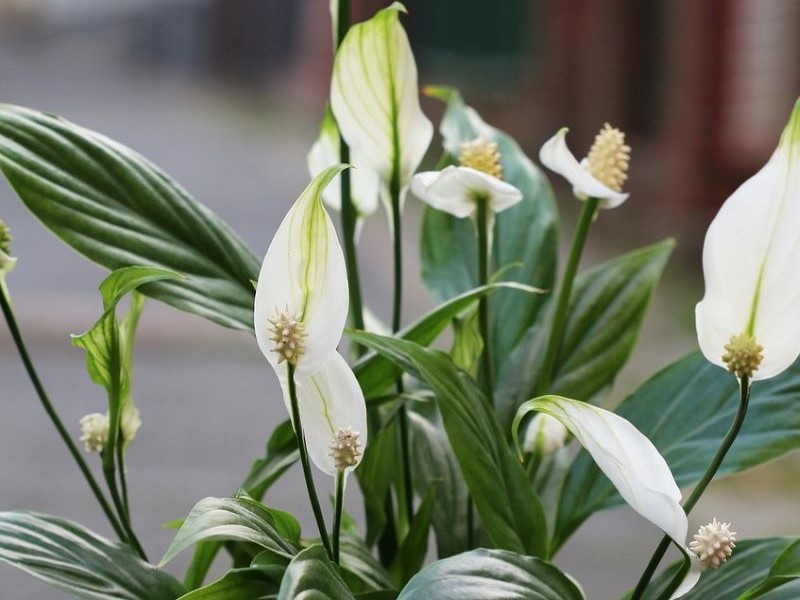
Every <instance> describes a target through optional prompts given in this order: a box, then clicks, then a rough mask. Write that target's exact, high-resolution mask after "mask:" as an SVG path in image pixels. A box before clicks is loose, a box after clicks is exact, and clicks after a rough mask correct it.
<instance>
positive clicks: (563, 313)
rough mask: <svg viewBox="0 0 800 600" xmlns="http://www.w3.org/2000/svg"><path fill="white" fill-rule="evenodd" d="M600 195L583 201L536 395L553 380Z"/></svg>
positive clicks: (542, 391)
mask: <svg viewBox="0 0 800 600" xmlns="http://www.w3.org/2000/svg"><path fill="white" fill-rule="evenodd" d="M597 205H598V200H597V198H589V199H588V200H586V202H584V203H583V209H582V210H581V215H580V217H579V219H578V225H577V226H576V228H575V234H574V236H573V237H572V245H571V246H570V249H569V257H568V258H567V266H566V268H565V269H564V276H563V279H562V281H561V289H560V290H559V292H558V298H557V300H556V308H555V312H554V313H553V322H552V325H551V328H550V337H549V338H548V340H547V350H546V351H545V355H544V364H543V366H542V371H541V373H540V375H539V381H538V383H537V385H536V394H535V395H536V396H540V395H542V394H544V393H546V392H547V391H548V388H549V387H550V384H551V383H552V380H553V375H554V374H555V368H556V358H557V357H558V352H559V350H560V346H561V338H562V336H563V334H564V325H565V323H566V320H567V311H568V310H569V299H570V296H571V295H572V284H573V282H574V281H575V274H576V273H577V271H578V264H579V263H580V262H581V255H582V254H583V247H584V245H585V244H586V237H587V235H588V233H589V227H590V226H591V224H592V220H593V219H594V215H595V213H596V212H597Z"/></svg>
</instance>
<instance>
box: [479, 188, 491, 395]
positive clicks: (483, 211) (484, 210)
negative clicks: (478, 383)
mask: <svg viewBox="0 0 800 600" xmlns="http://www.w3.org/2000/svg"><path fill="white" fill-rule="evenodd" d="M477 203H478V215H477V217H478V285H481V286H485V285H487V284H488V283H489V270H490V268H491V267H490V265H491V248H490V247H489V237H490V232H489V221H490V220H491V213H490V210H491V207H490V206H489V201H488V200H487V199H485V198H478V199H477ZM478 326H479V327H480V330H481V337H482V338H483V352H481V361H482V372H483V391H484V395H485V396H486V400H487V402H488V403H489V406H491V407H494V367H493V365H492V339H491V332H490V330H489V296H488V294H484V295H483V296H481V298H480V300H479V301H478Z"/></svg>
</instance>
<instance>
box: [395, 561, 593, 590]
mask: <svg viewBox="0 0 800 600" xmlns="http://www.w3.org/2000/svg"><path fill="white" fill-rule="evenodd" d="M523 598H524V599H531V600H533V599H536V600H584V595H583V592H582V591H581V589H580V588H579V587H578V585H577V584H576V583H575V582H574V581H573V580H572V579H571V578H570V577H568V576H567V575H565V574H564V573H562V572H561V571H559V570H558V569H557V568H556V567H554V566H553V565H551V564H549V563H547V562H544V561H543V560H540V559H538V558H533V557H530V556H522V555H520V554H515V553H514V552H506V551H502V550H473V551H472V552H466V553H464V554H459V555H457V556H452V557H450V558H446V559H444V560H440V561H438V562H435V563H433V564H432V565H430V566H429V567H427V568H425V569H423V570H422V571H420V573H419V574H418V575H416V576H415V577H414V578H413V579H412V580H411V581H409V582H408V585H407V586H406V587H405V588H404V589H403V591H402V592H401V593H400V596H399V597H398V600H511V599H515V600H516V599H520V600H522V599H523Z"/></svg>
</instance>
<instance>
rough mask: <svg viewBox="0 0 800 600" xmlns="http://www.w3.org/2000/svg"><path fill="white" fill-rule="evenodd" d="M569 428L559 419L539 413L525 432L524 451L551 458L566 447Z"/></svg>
mask: <svg viewBox="0 0 800 600" xmlns="http://www.w3.org/2000/svg"><path fill="white" fill-rule="evenodd" d="M566 441H567V428H566V427H564V425H563V424H562V423H561V421H559V420H558V419H556V418H554V417H551V416H550V415H546V414H544V413H538V414H537V415H536V416H535V417H534V418H533V420H531V422H530V424H529V425H528V429H527V430H526V431H525V439H524V440H523V442H522V449H523V450H524V451H525V452H527V453H529V454H538V455H540V456H549V455H550V454H553V453H554V452H556V451H557V450H559V449H561V448H563V447H564V443H565V442H566Z"/></svg>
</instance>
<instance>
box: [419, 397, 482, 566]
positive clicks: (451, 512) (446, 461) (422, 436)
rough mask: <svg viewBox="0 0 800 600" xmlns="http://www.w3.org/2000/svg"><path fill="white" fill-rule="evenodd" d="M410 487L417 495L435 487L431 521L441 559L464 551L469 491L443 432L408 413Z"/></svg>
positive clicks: (422, 494) (466, 536)
mask: <svg viewBox="0 0 800 600" xmlns="http://www.w3.org/2000/svg"><path fill="white" fill-rule="evenodd" d="M408 418H409V424H410V425H411V460H412V461H413V464H414V486H415V488H416V490H417V493H418V494H419V495H420V497H423V498H424V497H425V495H426V494H427V493H429V491H430V490H435V494H436V503H435V505H434V507H433V515H432V519H431V520H432V523H433V530H434V532H435V533H436V552H437V555H438V557H439V558H445V557H448V556H452V555H454V554H458V553H459V552H465V551H466V550H468V539H469V537H468V531H467V522H468V518H467V501H468V498H469V493H468V492H467V486H466V484H465V483H464V478H463V477H462V476H461V470H460V468H459V466H458V461H457V460H456V457H455V455H454V454H453V449H452V448H451V447H450V442H449V441H448V439H447V434H446V433H445V432H444V431H443V430H442V428H441V426H437V425H434V424H433V423H431V422H430V421H428V420H427V419H425V418H424V417H423V416H421V415H418V414H416V413H414V412H409V413H408Z"/></svg>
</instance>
